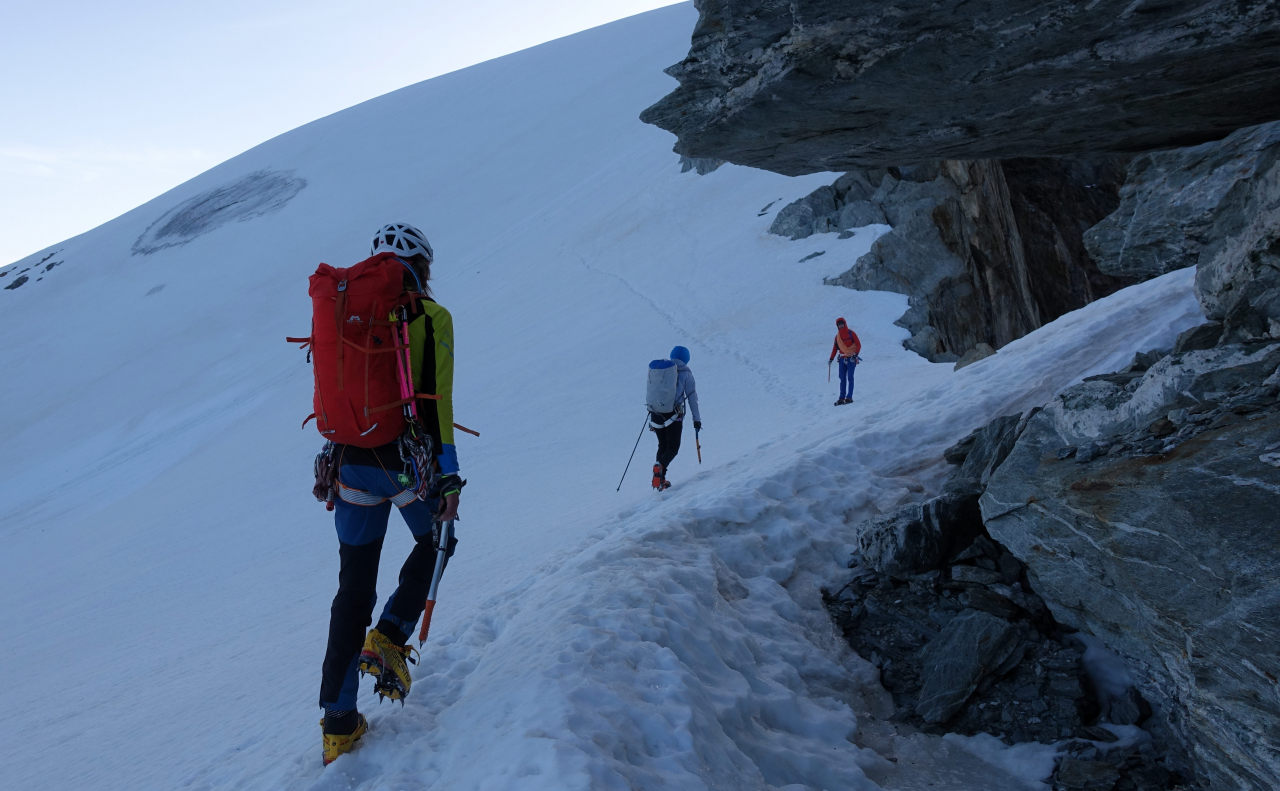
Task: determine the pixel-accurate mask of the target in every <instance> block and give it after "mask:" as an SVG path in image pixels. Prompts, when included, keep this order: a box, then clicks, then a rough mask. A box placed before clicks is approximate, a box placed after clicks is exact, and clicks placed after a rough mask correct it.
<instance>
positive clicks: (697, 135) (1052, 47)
mask: <svg viewBox="0 0 1280 791" xmlns="http://www.w3.org/2000/svg"><path fill="white" fill-rule="evenodd" d="M697 5H698V10H699V13H700V18H699V21H698V25H697V27H696V28H695V30H694V33H693V40H692V45H691V47H690V51H689V55H688V57H686V58H685V59H684V60H683V61H682V62H680V63H679V64H676V65H675V66H672V67H671V68H670V69H668V70H667V72H668V73H669V74H671V75H672V76H673V77H675V78H676V79H677V80H679V82H680V86H679V87H678V88H677V89H676V90H675V91H674V92H672V93H671V94H670V95H668V96H667V97H665V98H664V99H662V100H661V101H660V102H658V103H657V104H655V105H653V106H652V107H650V108H648V109H647V110H645V111H644V113H643V114H642V115H641V118H642V119H643V120H645V121H647V122H649V123H653V124H656V125H658V126H660V127H662V128H664V129H667V130H669V131H671V132H673V133H674V134H675V135H676V137H677V138H678V142H677V143H676V151H677V152H679V153H680V154H683V155H686V156H690V157H712V158H717V159H724V160H727V161H729V162H734V163H737V164H740V165H750V166H753V167H759V168H764V169H767V170H773V171H776V172H779V173H785V174H789V175H799V174H803V173H814V172H819V171H833V172H841V171H846V170H852V169H855V168H859V167H867V166H903V165H910V164H915V163H918V162H923V161H937V160H940V159H966V160H972V159H1010V158H1015V157H1045V156H1064V155H1065V156H1071V155H1078V154H1082V153H1089V154H1099V153H1103V152H1118V153H1136V152H1143V151H1149V150H1154V149H1161V148H1174V147H1181V146H1188V145H1194V144H1197V143H1202V142H1205V141H1208V140H1214V139H1218V138H1221V137H1224V136H1226V135H1227V134H1230V133H1231V132H1233V131H1234V130H1236V129H1239V128H1241V127H1244V126H1251V125H1253V124H1258V123H1263V122H1266V121H1272V120H1276V119H1278V118H1280V91H1277V90H1276V89H1275V86H1276V85H1277V84H1280V58H1277V57H1276V52H1277V47H1280V9H1278V8H1277V5H1276V3H1275V2H1274V0H1244V1H1243V2H1241V1H1239V0H1201V1H1200V2H1177V3H1169V2H1156V1H1155V0H1136V1H1135V0H1096V2H1091V3H1078V2H1069V1H1068V0H1049V2H1039V3H1025V2H1022V3H1019V2H996V3H983V4H981V6H980V7H976V8H975V6H974V4H973V3H968V2H964V0H942V1H941V2H923V0H890V1H889V2H883V3H848V2H834V0H804V1H803V2H779V0H745V2H742V1H739V2H732V3H731V2H728V1H727V0H699V2H698V3H697Z"/></svg>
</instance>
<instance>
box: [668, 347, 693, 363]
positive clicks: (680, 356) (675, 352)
mask: <svg viewBox="0 0 1280 791" xmlns="http://www.w3.org/2000/svg"><path fill="white" fill-rule="evenodd" d="M671 359H673V360H679V361H680V362H682V363H684V364H685V365H688V364H689V350H688V349H686V348H684V347H683V346H677V347H675V348H674V349H672V350H671Z"/></svg>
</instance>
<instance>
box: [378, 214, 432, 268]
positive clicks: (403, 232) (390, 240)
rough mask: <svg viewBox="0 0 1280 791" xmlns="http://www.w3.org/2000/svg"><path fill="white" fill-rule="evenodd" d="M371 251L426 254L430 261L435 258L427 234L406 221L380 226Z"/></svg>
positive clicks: (406, 254) (405, 254)
mask: <svg viewBox="0 0 1280 791" xmlns="http://www.w3.org/2000/svg"><path fill="white" fill-rule="evenodd" d="M369 252H370V254H377V253H395V254H396V255H403V256H406V257H407V256H412V255H425V256H426V257H427V262H428V263H430V262H431V261H432V260H434V259H435V253H433V252H432V251H431V243H430V242H428V241H427V236H426V234H424V233H423V232H422V231H419V230H418V229H417V228H414V227H413V226H412V225H410V224H409V223H406V222H393V223H389V224H387V225H384V226H382V227H381V228H379V229H378V233H376V234H375V235H374V237H373V245H372V246H371V247H370V250H369Z"/></svg>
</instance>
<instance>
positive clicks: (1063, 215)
mask: <svg viewBox="0 0 1280 791" xmlns="http://www.w3.org/2000/svg"><path fill="white" fill-rule="evenodd" d="M1124 164H1125V160H1124V159H1123V158H1120V157H1098V158H1094V159H1062V160H1050V159H1046V160H1008V161H1003V162H998V161H994V160H980V161H976V162H957V161H944V162H941V163H936V164H927V165H920V166H916V167H911V168H873V169H867V170H862V171H852V172H850V173H846V174H845V175H843V176H841V177H840V178H839V179H838V180H837V181H836V182H835V183H834V184H832V185H831V186H828V187H823V188H820V189H819V190H817V191H815V192H814V193H812V194H810V195H808V196H806V197H804V198H802V199H800V200H798V201H796V202H795V203H792V204H791V205H789V206H786V207H784V208H783V209H782V210H781V211H779V212H778V215H777V217H776V218H775V219H774V223H773V225H772V227H771V229H770V230H772V231H773V232H774V233H778V234H780V235H784V236H789V237H791V238H793V239H799V238H803V237H805V236H808V235H810V234H812V233H822V232H833V231H845V230H848V229H851V228H857V227H861V226H865V225H869V224H876V223H880V224H888V225H891V226H892V230H891V231H889V232H888V233H886V234H885V235H883V236H881V237H880V238H879V239H877V240H876V242H875V244H874V245H873V246H872V248H871V250H870V252H868V253H867V255H865V256H863V257H862V258H860V259H859V260H858V261H856V262H855V264H854V266H853V267H851V268H850V269H849V270H848V271H846V272H844V273H842V274H841V275H838V276H836V277H833V278H830V279H829V280H827V282H828V283H829V284H832V285H841V286H847V287H849V288H861V289H877V290H883V291H894V292H898V293H902V294H906V295H907V296H908V310H907V312H906V313H905V314H904V315H903V316H902V318H901V319H900V320H899V321H898V323H899V324H900V325H901V326H903V327H906V328H907V329H908V330H910V332H911V337H910V338H909V339H908V340H907V341H906V343H905V345H906V346H907V348H909V349H911V350H913V351H915V352H917V353H918V354H920V355H922V356H924V357H926V358H928V359H929V360H933V361H935V362H938V361H954V360H958V359H959V358H960V357H962V356H964V355H965V354H966V353H968V352H969V351H970V350H971V349H974V348H975V347H978V346H982V345H985V346H989V347H991V348H993V349H998V348H999V347H1001V346H1003V345H1004V344H1006V343H1008V342H1009V341H1011V340H1014V339H1016V338H1020V337H1022V336H1023V335H1026V334H1027V333H1028V332H1031V331H1032V330H1034V329H1037V328H1038V327H1041V326H1043V325H1044V324H1046V323H1047V322H1050V321H1052V320H1054V319H1056V318H1058V317H1059V316H1061V315H1063V314H1065V313H1068V312H1070V311H1072V310H1075V309H1077V308H1080V307H1083V306H1084V305H1087V304H1089V303H1090V302H1092V301H1094V300H1095V299H1098V298H1100V297H1104V296H1106V295H1107V294H1110V293H1112V292H1114V291H1116V290H1118V289H1119V288H1122V287H1123V286H1126V285H1130V284H1132V283H1134V282H1136V280H1135V279H1133V278H1126V277H1119V276H1113V275H1108V274H1105V273H1103V272H1101V271H1099V269H1098V267H1097V266H1095V265H1094V264H1093V261H1092V258H1091V257H1090V255H1089V253H1088V252H1087V251H1086V249H1085V243H1084V234H1085V231H1086V230H1088V229H1089V228H1090V227H1092V226H1093V225H1095V224H1096V223H1097V222H1099V221H1100V220H1102V219H1103V218H1104V217H1106V216H1107V215H1108V214H1110V213H1111V212H1112V211H1113V210H1115V208H1116V207H1117V206H1118V205H1119V199H1118V197H1117V192H1118V190H1119V186H1120V184H1121V182H1122V181H1123V176H1124Z"/></svg>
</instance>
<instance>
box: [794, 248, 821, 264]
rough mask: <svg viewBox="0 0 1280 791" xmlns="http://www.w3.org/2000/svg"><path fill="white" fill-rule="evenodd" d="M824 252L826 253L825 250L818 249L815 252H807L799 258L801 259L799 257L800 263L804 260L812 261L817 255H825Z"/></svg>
mask: <svg viewBox="0 0 1280 791" xmlns="http://www.w3.org/2000/svg"><path fill="white" fill-rule="evenodd" d="M826 254H827V251H826V250H819V251H818V252H816V253H809V254H808V255H806V256H805V257H804V258H801V259H800V263H802V264H803V263H804V262H805V261H812V260H813V259H815V258H817V257H818V256H820V255H826Z"/></svg>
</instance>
